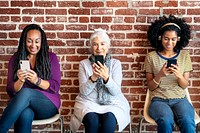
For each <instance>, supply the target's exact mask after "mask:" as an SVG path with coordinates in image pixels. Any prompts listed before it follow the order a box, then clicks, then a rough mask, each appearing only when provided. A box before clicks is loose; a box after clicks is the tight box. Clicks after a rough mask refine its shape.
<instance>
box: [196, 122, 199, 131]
mask: <svg viewBox="0 0 200 133" xmlns="http://www.w3.org/2000/svg"><path fill="white" fill-rule="evenodd" d="M198 125H199V124H197V125H196V133H198Z"/></svg>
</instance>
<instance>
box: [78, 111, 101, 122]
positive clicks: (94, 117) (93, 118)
mask: <svg viewBox="0 0 200 133" xmlns="http://www.w3.org/2000/svg"><path fill="white" fill-rule="evenodd" d="M82 122H83V124H84V125H86V124H87V125H88V124H89V125H99V116H98V114H97V113H94V112H90V113H87V114H86V115H85V116H84V117H83V121H82Z"/></svg>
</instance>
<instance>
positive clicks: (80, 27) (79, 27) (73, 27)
mask: <svg viewBox="0 0 200 133" xmlns="http://www.w3.org/2000/svg"><path fill="white" fill-rule="evenodd" d="M66 30H77V31H86V30H87V25H78V24H71V25H70V24H69V25H66Z"/></svg>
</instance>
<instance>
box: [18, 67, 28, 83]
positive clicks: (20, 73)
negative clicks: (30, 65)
mask: <svg viewBox="0 0 200 133" xmlns="http://www.w3.org/2000/svg"><path fill="white" fill-rule="evenodd" d="M17 77H18V79H19V80H20V81H21V82H25V79H26V71H23V70H21V69H19V70H18V71H17Z"/></svg>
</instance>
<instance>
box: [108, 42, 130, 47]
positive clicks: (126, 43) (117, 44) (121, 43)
mask: <svg viewBox="0 0 200 133" xmlns="http://www.w3.org/2000/svg"><path fill="white" fill-rule="evenodd" d="M112 46H114V47H120V46H121V47H131V46H132V41H112V43H111V47H112Z"/></svg>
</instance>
